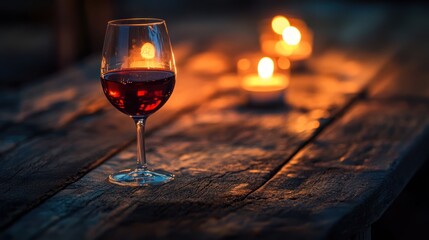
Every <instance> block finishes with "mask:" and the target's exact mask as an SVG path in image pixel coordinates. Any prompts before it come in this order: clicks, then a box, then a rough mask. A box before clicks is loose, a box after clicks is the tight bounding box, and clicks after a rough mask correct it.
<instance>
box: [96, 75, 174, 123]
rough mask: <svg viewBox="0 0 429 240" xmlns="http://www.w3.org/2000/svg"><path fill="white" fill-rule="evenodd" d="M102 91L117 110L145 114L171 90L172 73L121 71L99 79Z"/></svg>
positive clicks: (165, 99)
mask: <svg viewBox="0 0 429 240" xmlns="http://www.w3.org/2000/svg"><path fill="white" fill-rule="evenodd" d="M100 79H101V84H102V86H103V90H104V94H105V95H106V97H107V99H109V101H110V103H112V105H113V106H115V107H116V108H117V109H118V110H119V111H121V112H123V113H125V114H127V115H130V116H148V115H149V114H152V113H154V112H156V111H157V110H158V109H160V108H161V107H162V106H163V105H164V103H165V102H167V100H168V98H170V95H171V93H172V92H173V88H174V84H175V75H174V73H173V72H169V71H161V70H122V71H112V72H108V73H106V74H104V76H102V77H101V78H100Z"/></svg>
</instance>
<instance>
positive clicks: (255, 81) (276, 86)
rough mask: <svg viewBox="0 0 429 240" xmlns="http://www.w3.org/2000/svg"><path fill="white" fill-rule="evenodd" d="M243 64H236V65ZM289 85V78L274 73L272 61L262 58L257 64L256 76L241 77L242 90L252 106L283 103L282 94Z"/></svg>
mask: <svg viewBox="0 0 429 240" xmlns="http://www.w3.org/2000/svg"><path fill="white" fill-rule="evenodd" d="M240 64H241V65H242V64H243V61H242V62H240V61H239V62H238V65H239V66H240ZM288 85H289V76H288V75H285V74H280V73H274V61H273V60H272V59H271V58H269V57H263V58H261V59H260V60H259V63H258V74H248V75H245V76H244V77H243V81H242V85H241V87H242V89H243V90H244V92H245V93H246V95H247V98H248V101H249V103H250V104H253V105H272V104H279V103H283V97H284V92H285V89H286V88H287V86H288Z"/></svg>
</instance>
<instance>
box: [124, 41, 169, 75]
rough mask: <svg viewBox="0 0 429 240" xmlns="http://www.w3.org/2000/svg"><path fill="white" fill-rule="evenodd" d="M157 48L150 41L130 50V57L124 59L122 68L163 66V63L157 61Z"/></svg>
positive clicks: (155, 67) (154, 67)
mask: <svg viewBox="0 0 429 240" xmlns="http://www.w3.org/2000/svg"><path fill="white" fill-rule="evenodd" d="M155 57H156V48H155V46H154V45H153V44H152V43H150V42H144V43H143V44H142V45H141V46H139V47H137V46H136V47H134V48H133V49H131V50H130V54H129V56H128V57H126V58H125V59H124V63H123V65H122V68H149V69H151V68H153V69H157V68H162V67H163V63H162V62H159V61H156V59H155Z"/></svg>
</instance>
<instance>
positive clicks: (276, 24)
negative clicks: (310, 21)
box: [271, 15, 290, 35]
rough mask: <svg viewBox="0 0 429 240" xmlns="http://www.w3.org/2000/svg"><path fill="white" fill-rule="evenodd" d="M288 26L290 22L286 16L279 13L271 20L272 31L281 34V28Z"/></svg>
mask: <svg viewBox="0 0 429 240" xmlns="http://www.w3.org/2000/svg"><path fill="white" fill-rule="evenodd" d="M289 26H290V23H289V21H288V20H287V18H285V17H283V16H281V15H279V16H275V17H274V18H273V20H272V21H271V27H272V28H273V31H274V32H275V33H277V34H280V35H281V34H282V32H283V30H284V29H285V28H286V27H289Z"/></svg>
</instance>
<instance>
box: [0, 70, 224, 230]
mask: <svg viewBox="0 0 429 240" xmlns="http://www.w3.org/2000/svg"><path fill="white" fill-rule="evenodd" d="M182 76H184V77H187V81H183V82H178V83H177V85H176V90H177V92H176V93H174V94H173V95H172V97H171V101H169V102H168V103H167V104H166V105H165V106H164V108H163V109H162V110H161V111H159V112H158V113H157V114H155V115H154V116H153V117H152V118H151V119H150V121H149V122H148V123H149V125H148V130H149V131H151V130H152V129H154V128H157V127H159V126H161V125H163V124H166V123H167V122H168V121H170V120H172V119H174V118H175V117H176V116H177V115H179V114H181V113H182V112H186V111H189V110H190V109H191V108H192V106H195V105H198V104H199V103H200V102H203V101H204V100H205V99H207V98H209V97H210V96H211V95H213V94H214V93H215V91H216V88H215V87H211V85H212V84H211V83H210V82H204V81H202V80H201V78H196V77H195V76H192V75H189V74H186V73H182ZM97 85H99V83H98V82H97ZM195 85H198V86H200V90H199V91H198V92H195V91H193V90H192V87H193V86H195ZM208 86H210V87H208ZM76 88H77V87H76ZM85 89H86V88H85ZM88 89H91V86H90V87H89V88H88ZM88 89H86V90H88ZM94 91H95V90H94ZM100 94H102V90H101V87H100V86H98V89H97V93H94V94H93V95H96V96H98V98H99V99H98V100H97V102H99V103H96V106H97V107H98V106H99V105H101V107H100V108H98V109H97V111H96V112H88V113H86V112H84V113H82V112H80V113H73V116H74V117H73V120H72V121H70V123H68V124H66V125H62V124H61V123H59V127H55V126H53V128H54V129H55V131H47V130H46V128H44V127H43V125H39V124H38V123H37V122H36V123H35V124H34V125H33V124H32V122H28V124H20V125H19V126H17V125H13V126H14V127H10V128H9V129H8V130H6V131H5V132H4V133H3V134H5V135H6V137H7V138H8V139H11V137H12V136H13V134H20V133H22V134H23V136H22V137H21V138H17V141H22V142H23V143H20V144H19V145H18V146H16V147H15V148H14V149H13V150H12V151H7V152H6V153H4V154H3V155H2V156H0V161H1V162H2V169H1V172H2V174H0V175H1V176H0V189H1V190H0V192H1V195H2V197H1V200H2V201H1V204H0V212H4V217H2V218H1V219H0V226H5V225H6V224H8V223H9V222H10V221H12V219H13V218H15V217H16V216H17V215H19V214H21V213H22V212H25V211H26V210H28V209H30V208H32V207H33V206H35V205H37V204H39V203H40V201H42V200H44V199H46V198H47V197H48V196H50V195H52V194H54V193H55V192H56V191H58V190H60V189H61V188H63V187H64V186H66V185H67V184H69V183H71V182H73V181H75V180H76V179H79V178H80V177H81V176H82V175H83V174H85V173H86V172H87V171H89V170H90V169H92V168H93V167H95V166H96V165H98V164H100V163H101V162H102V161H104V160H105V159H106V158H107V157H109V156H110V155H111V154H113V153H115V152H117V151H118V150H120V149H122V148H124V147H125V146H127V145H129V144H130V143H131V142H132V141H133V140H134V138H135V132H134V131H135V130H134V126H133V123H132V121H131V120H128V119H127V117H126V116H125V115H123V114H121V113H119V112H118V111H116V110H113V109H112V108H113V107H111V106H110V105H109V104H108V103H107V100H106V99H105V97H104V96H101V95H100ZM190 94H192V96H193V98H192V99H189V98H186V97H185V96H188V95H190ZM184 99H187V100H186V101H185V100H184ZM75 101H77V102H78V103H76V104H71V105H72V106H70V105H69V106H67V108H66V109H65V113H64V115H63V116H67V113H71V112H73V110H76V109H75V108H73V106H75V105H81V104H79V98H78V99H75ZM82 101H84V103H85V100H82ZM100 102H103V103H100ZM86 103H88V102H86ZM88 104H89V105H88V106H85V107H84V108H83V109H86V110H88V109H91V108H92V107H93V105H91V103H88ZM82 105H84V104H82ZM97 107H94V108H97ZM51 110H52V111H49V113H48V114H47V115H44V116H43V117H41V118H40V121H41V122H43V119H48V120H49V118H50V117H52V120H53V117H54V116H55V112H56V110H54V109H51ZM86 110H85V111H86ZM58 111H60V110H58ZM124 121H125V122H126V124H124ZM41 124H43V123H41ZM36 133H44V134H40V135H37V136H33V137H32V138H30V139H27V141H23V140H26V137H29V136H32V134H36ZM18 136H19V135H18ZM94 136H97V138H94Z"/></svg>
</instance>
